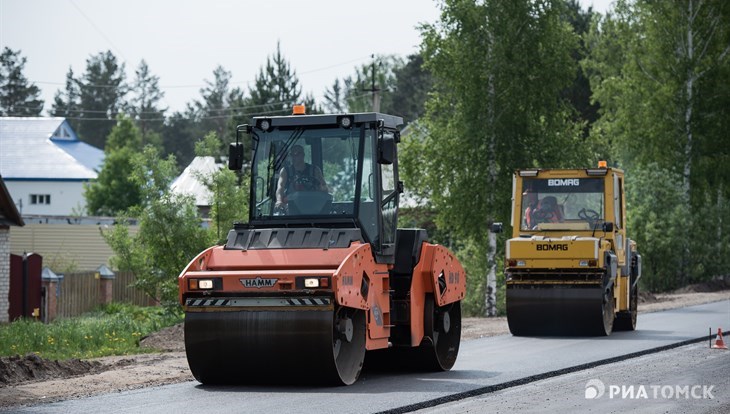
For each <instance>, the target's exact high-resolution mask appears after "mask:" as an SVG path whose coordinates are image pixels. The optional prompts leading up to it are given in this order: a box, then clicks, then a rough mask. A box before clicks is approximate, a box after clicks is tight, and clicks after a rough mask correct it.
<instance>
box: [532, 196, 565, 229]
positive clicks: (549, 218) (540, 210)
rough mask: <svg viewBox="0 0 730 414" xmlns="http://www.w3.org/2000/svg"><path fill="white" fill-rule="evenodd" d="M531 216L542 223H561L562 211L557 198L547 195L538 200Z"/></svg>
mask: <svg viewBox="0 0 730 414" xmlns="http://www.w3.org/2000/svg"><path fill="white" fill-rule="evenodd" d="M533 217H535V218H536V219H537V220H538V222H542V223H562V222H563V212H562V211H561V209H560V206H559V205H558V199H557V198H555V197H554V196H547V197H545V198H543V199H542V200H540V202H539V203H538V205H537V210H536V211H535V213H534V214H533Z"/></svg>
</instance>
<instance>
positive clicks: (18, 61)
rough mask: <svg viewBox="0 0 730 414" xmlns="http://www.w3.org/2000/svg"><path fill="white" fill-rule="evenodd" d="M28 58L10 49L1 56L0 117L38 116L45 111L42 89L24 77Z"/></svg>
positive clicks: (5, 50) (6, 49)
mask: <svg viewBox="0 0 730 414" xmlns="http://www.w3.org/2000/svg"><path fill="white" fill-rule="evenodd" d="M25 62H26V58H25V57H23V56H21V55H20V50H17V51H13V50H12V49H10V48H9V47H5V48H4V49H3V52H2V54H0V115H2V116H38V115H40V113H41V111H42V110H43V100H42V99H39V98H38V97H39V96H40V94H41V91H40V89H38V87H37V86H35V85H34V84H32V83H29V82H28V79H27V78H26V77H25V75H23V69H24V67H25Z"/></svg>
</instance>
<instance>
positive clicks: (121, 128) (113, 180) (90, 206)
mask: <svg viewBox="0 0 730 414" xmlns="http://www.w3.org/2000/svg"><path fill="white" fill-rule="evenodd" d="M141 150H142V136H141V134H140V132H139V130H138V129H137V127H136V126H135V125H134V123H133V122H132V120H131V119H130V118H127V117H123V116H119V117H118V119H117V125H116V126H115V127H114V129H112V132H111V134H109V139H108V141H107V145H106V147H105V148H104V154H105V157H104V164H103V165H102V168H101V171H100V172H99V176H98V177H97V179H96V181H93V182H92V183H90V184H88V185H87V186H86V191H85V192H84V197H85V198H86V208H87V210H88V211H89V213H90V214H92V215H96V216H116V215H119V214H123V213H124V212H126V211H127V210H128V209H129V208H131V207H133V206H137V205H139V204H140V203H141V201H142V200H141V194H140V191H139V187H138V186H137V184H135V183H134V182H132V181H131V180H130V177H131V175H132V170H133V166H132V163H131V161H132V159H133V158H134V156H135V154H138V153H139V152H140V151H141Z"/></svg>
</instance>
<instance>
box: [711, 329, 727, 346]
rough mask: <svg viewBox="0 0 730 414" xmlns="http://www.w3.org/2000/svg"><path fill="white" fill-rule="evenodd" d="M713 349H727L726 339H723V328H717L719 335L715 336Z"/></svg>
mask: <svg viewBox="0 0 730 414" xmlns="http://www.w3.org/2000/svg"><path fill="white" fill-rule="evenodd" d="M712 349H727V346H725V341H723V340H722V329H720V328H717V337H716V338H715V343H714V344H713V345H712Z"/></svg>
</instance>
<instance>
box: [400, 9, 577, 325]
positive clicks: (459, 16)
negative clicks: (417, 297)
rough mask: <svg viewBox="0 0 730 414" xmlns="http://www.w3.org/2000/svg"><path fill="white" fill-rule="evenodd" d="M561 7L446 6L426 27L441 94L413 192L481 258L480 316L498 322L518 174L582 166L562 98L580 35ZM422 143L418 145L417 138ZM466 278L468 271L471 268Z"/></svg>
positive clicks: (413, 147)
mask: <svg viewBox="0 0 730 414" xmlns="http://www.w3.org/2000/svg"><path fill="white" fill-rule="evenodd" d="M563 6H564V5H563V4H562V3H561V2H558V1H549V0H544V1H529V0H523V1H509V2H507V1H486V2H483V3H479V4H475V3H474V2H470V1H459V0H447V1H445V2H444V3H443V4H442V12H441V17H440V19H439V21H438V22H436V23H434V24H431V25H427V26H425V27H424V29H423V35H424V40H423V44H422V52H423V55H424V61H425V65H426V68H427V69H428V70H430V71H431V73H432V75H433V82H434V89H433V90H432V92H431V94H430V98H429V101H428V102H427V112H426V115H425V117H424V125H425V127H426V131H427V133H426V135H425V137H423V139H422V140H419V141H418V142H408V143H406V145H405V147H406V148H408V151H407V152H406V153H405V154H404V153H403V152H402V154H403V156H404V157H403V158H402V160H403V172H404V177H405V178H406V180H408V181H406V185H407V186H409V187H410V186H415V187H416V188H418V189H419V190H420V191H421V192H422V193H423V194H424V195H425V196H426V197H428V199H429V200H430V202H431V203H432V205H433V206H434V208H435V210H436V222H437V224H438V225H439V226H441V227H445V228H448V229H453V232H454V234H455V236H456V237H458V238H460V239H461V243H462V244H463V245H468V244H471V243H474V244H475V245H476V246H478V249H476V250H480V251H482V252H483V256H482V257H483V260H484V261H485V262H486V265H485V266H483V267H482V266H475V267H481V268H485V269H487V274H486V275H482V276H481V277H483V278H484V280H486V283H479V281H478V280H477V279H478V277H477V276H476V275H474V274H470V275H469V279H468V280H470V282H469V283H470V284H471V286H472V287H473V286H485V290H484V292H483V294H484V297H483V302H482V303H483V305H482V306H479V307H478V311H479V312H481V313H486V314H487V315H490V316H493V315H495V314H496V290H497V284H496V280H497V271H496V264H497V257H498V256H497V252H498V251H497V247H498V243H497V236H496V235H495V234H492V233H489V231H488V229H489V226H490V224H491V223H492V222H495V221H503V222H506V223H509V220H508V219H509V217H510V208H511V203H510V199H511V182H512V179H511V177H512V172H513V171H514V169H517V168H529V167H535V166H551V167H560V166H565V165H576V164H579V165H583V164H584V163H585V157H583V156H580V155H579V154H581V153H584V151H583V150H584V148H583V145H582V143H581V142H580V141H579V138H578V136H579V128H578V127H577V126H576V125H574V124H573V123H572V121H571V120H570V118H571V112H570V108H569V105H567V103H566V101H565V100H564V99H562V98H561V94H560V92H561V91H562V90H563V89H564V88H565V87H567V86H568V85H569V84H570V82H571V81H572V78H573V76H574V74H575V73H576V70H575V69H576V66H575V65H576V63H575V62H574V61H573V60H572V59H571V55H570V53H571V51H572V50H573V49H574V48H575V46H576V42H577V37H576V36H575V35H574V34H573V32H572V30H571V28H570V27H569V25H568V24H567V23H565V22H564V21H562V20H561V12H562V11H563V9H562V7H563ZM411 139H413V140H416V138H411ZM467 271H469V269H467Z"/></svg>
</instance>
